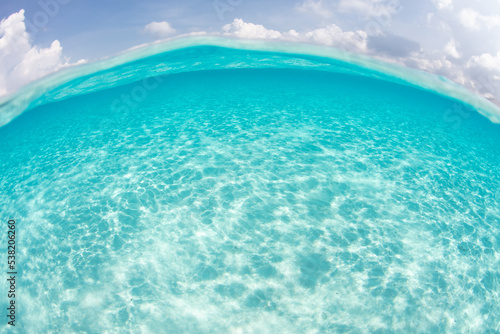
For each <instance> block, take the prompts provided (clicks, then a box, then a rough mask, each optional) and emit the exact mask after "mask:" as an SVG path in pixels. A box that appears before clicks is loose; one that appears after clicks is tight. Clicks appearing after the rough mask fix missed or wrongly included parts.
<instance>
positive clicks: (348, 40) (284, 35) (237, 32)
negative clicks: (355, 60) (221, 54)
mask: <svg viewBox="0 0 500 334" xmlns="http://www.w3.org/2000/svg"><path fill="white" fill-rule="evenodd" d="M222 30H223V31H224V35H230V36H236V37H240V38H259V39H282V40H294V41H302V42H314V43H317V44H324V45H329V46H334V47H337V48H340V49H344V50H348V51H354V52H366V50H367V34H366V32H364V31H362V30H360V31H342V29H341V28H340V27H339V26H337V25H335V24H330V25H328V26H326V27H324V28H318V29H314V30H311V31H308V32H305V33H299V32H297V31H296V30H289V31H287V32H279V31H276V30H270V29H267V28H266V27H264V26H263V25H260V24H253V23H248V22H244V21H243V20H242V19H235V20H234V21H233V22H232V23H230V24H226V25H225V26H223V27H222Z"/></svg>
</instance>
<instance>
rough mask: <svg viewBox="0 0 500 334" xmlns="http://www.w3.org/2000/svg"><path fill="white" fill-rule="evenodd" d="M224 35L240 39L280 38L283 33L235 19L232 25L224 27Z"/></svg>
mask: <svg viewBox="0 0 500 334" xmlns="http://www.w3.org/2000/svg"><path fill="white" fill-rule="evenodd" d="M222 30H223V31H224V35H233V36H236V37H240V38H266V39H267V38H270V39H273V38H280V37H281V33H280V32H279V31H276V30H269V29H266V28H265V27H264V26H263V25H260V24H253V23H247V22H244V21H243V20H242V19H234V21H233V22H232V23H230V24H226V25H224V26H223V27H222Z"/></svg>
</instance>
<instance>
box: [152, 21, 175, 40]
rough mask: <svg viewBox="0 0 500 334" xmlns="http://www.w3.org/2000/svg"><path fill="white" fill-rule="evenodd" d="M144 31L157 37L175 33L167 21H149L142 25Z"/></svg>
mask: <svg viewBox="0 0 500 334" xmlns="http://www.w3.org/2000/svg"><path fill="white" fill-rule="evenodd" d="M144 31H146V32H147V33H150V34H152V35H155V36H157V37H166V36H168V35H172V34H175V29H174V28H172V26H171V25H170V23H168V22H167V21H162V22H151V23H149V24H147V25H146V26H145V27H144Z"/></svg>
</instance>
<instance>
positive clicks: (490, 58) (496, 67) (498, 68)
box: [468, 51, 500, 73]
mask: <svg viewBox="0 0 500 334" xmlns="http://www.w3.org/2000/svg"><path fill="white" fill-rule="evenodd" d="M468 66H479V67H483V68H485V69H487V70H489V71H494V72H499V73H500V51H499V52H497V54H496V55H495V56H494V55H492V54H491V53H483V54H482V55H480V56H473V57H471V59H469V62H468Z"/></svg>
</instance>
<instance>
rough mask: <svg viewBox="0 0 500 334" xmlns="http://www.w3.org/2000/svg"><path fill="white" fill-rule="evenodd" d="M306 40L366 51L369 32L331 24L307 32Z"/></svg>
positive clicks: (349, 49) (356, 50)
mask: <svg viewBox="0 0 500 334" xmlns="http://www.w3.org/2000/svg"><path fill="white" fill-rule="evenodd" d="M304 36H305V40H309V41H313V42H316V43H319V44H325V45H330V46H335V47H337V48H341V49H344V50H348V51H355V52H366V50H367V37H368V35H367V33H366V32H365V31H363V30H358V31H342V29H341V28H340V27H339V26H337V25H335V24H330V25H329V26H327V27H324V28H319V29H315V30H312V31H310V32H307V33H305V35H304Z"/></svg>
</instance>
